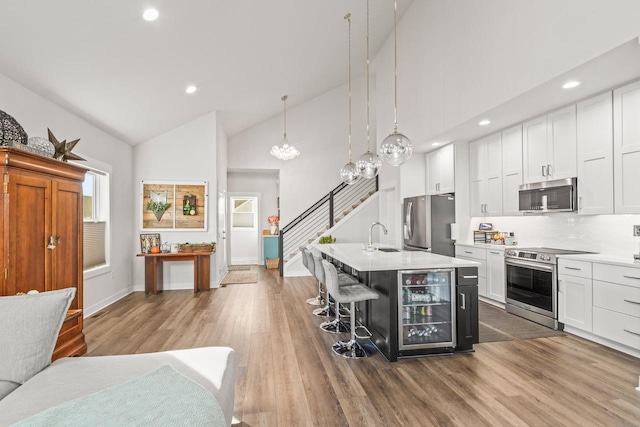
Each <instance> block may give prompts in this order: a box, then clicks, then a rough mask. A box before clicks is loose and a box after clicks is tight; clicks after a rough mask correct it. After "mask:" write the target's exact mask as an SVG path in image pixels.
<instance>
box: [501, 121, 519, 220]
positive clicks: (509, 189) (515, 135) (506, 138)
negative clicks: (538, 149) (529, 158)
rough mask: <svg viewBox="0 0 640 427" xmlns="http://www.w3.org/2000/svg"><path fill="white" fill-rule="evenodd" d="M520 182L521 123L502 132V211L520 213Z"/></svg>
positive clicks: (507, 213)
mask: <svg viewBox="0 0 640 427" xmlns="http://www.w3.org/2000/svg"><path fill="white" fill-rule="evenodd" d="M521 184H522V125H518V126H514V127H512V128H510V129H507V130H505V131H503V132H502V212H503V214H504V215H521V214H522V213H521V212H520V210H519V193H518V191H519V187H520V185H521Z"/></svg>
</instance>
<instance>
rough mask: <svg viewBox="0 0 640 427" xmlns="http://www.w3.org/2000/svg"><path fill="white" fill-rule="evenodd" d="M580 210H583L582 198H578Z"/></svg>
mask: <svg viewBox="0 0 640 427" xmlns="http://www.w3.org/2000/svg"><path fill="white" fill-rule="evenodd" d="M578 209H580V210H582V196H580V197H578Z"/></svg>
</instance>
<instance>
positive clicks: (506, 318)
mask: <svg viewBox="0 0 640 427" xmlns="http://www.w3.org/2000/svg"><path fill="white" fill-rule="evenodd" d="M478 308H479V310H478V318H479V321H480V342H494V341H508V340H511V339H522V340H526V339H532V338H548V337H559V336H564V335H566V334H565V333H564V332H562V331H554V330H553V329H551V328H547V327H546V326H542V325H538V324H537V323H534V322H531V321H529V320H527V319H523V318H522V317H519V316H516V315H515V314H511V313H507V312H506V311H505V310H503V309H501V308H498V307H494V306H492V305H491V304H487V303H484V302H480V304H479V307H478Z"/></svg>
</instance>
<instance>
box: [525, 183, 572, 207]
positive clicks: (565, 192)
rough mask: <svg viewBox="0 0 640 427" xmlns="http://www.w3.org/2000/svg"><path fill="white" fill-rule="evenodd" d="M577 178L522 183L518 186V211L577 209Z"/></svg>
mask: <svg viewBox="0 0 640 427" xmlns="http://www.w3.org/2000/svg"><path fill="white" fill-rule="evenodd" d="M577 183H578V179H577V178H567V179H556V180H553V181H543V182H536V183H532V184H523V185H521V186H520V187H519V191H518V193H519V194H518V195H519V210H520V212H572V211H576V210H577V209H578V203H577V200H578V189H577Z"/></svg>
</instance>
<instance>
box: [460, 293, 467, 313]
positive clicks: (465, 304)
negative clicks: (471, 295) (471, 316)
mask: <svg viewBox="0 0 640 427" xmlns="http://www.w3.org/2000/svg"><path fill="white" fill-rule="evenodd" d="M460 296H461V297H462V305H461V306H460V308H461V309H463V310H466V309H467V298H465V296H466V295H465V294H460Z"/></svg>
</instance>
